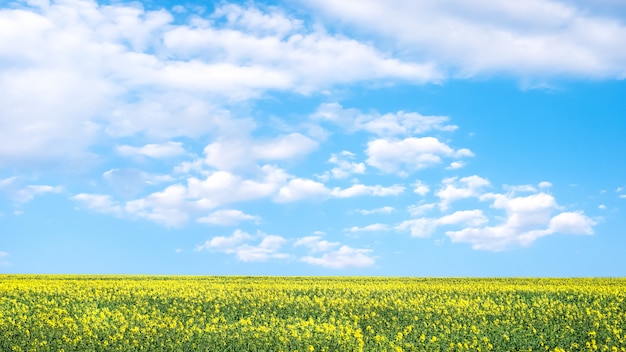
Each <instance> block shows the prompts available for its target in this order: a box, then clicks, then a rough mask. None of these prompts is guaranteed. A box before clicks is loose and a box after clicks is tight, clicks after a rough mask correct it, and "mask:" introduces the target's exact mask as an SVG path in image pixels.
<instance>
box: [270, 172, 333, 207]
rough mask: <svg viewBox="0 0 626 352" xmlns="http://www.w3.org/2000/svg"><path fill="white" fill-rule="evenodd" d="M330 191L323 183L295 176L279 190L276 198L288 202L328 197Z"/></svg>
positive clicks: (280, 201)
mask: <svg viewBox="0 0 626 352" xmlns="http://www.w3.org/2000/svg"><path fill="white" fill-rule="evenodd" d="M329 193H330V190H329V189H328V188H326V186H324V184H322V183H319V182H316V181H313V180H307V179H301V178H295V179H292V180H290V181H289V183H287V184H286V185H285V186H283V187H281V188H280V189H279V190H278V194H277V195H276V197H275V198H274V200H275V201H276V202H278V203H287V202H294V201H298V200H302V199H315V198H318V199H319V198H323V197H326V196H327V195H328V194H329Z"/></svg>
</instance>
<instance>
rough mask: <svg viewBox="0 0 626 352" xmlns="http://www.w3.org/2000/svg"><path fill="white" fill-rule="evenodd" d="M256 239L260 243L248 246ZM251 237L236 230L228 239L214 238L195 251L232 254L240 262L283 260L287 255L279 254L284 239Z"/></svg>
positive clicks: (259, 235)
mask: <svg viewBox="0 0 626 352" xmlns="http://www.w3.org/2000/svg"><path fill="white" fill-rule="evenodd" d="M256 237H261V241H260V242H259V243H258V244H256V245H252V244H250V241H252V240H254V239H255V238H256ZM256 237H255V236H252V235H250V234H248V233H246V232H244V231H241V230H236V231H235V232H233V234H232V235H231V236H229V237H226V236H216V237H213V238H212V239H210V240H207V241H206V242H205V243H203V244H201V245H198V246H196V251H202V250H208V251H217V252H222V253H226V254H233V255H235V256H236V257H237V259H238V260H240V261H242V262H264V261H267V260H269V259H285V258H288V257H289V255H288V254H286V253H281V252H280V249H281V247H282V246H283V244H284V243H285V242H286V241H287V240H286V239H285V238H283V237H281V236H276V235H267V234H264V233H259V234H258V236H256Z"/></svg>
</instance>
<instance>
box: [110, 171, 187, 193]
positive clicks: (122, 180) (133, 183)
mask: <svg viewBox="0 0 626 352" xmlns="http://www.w3.org/2000/svg"><path fill="white" fill-rule="evenodd" d="M102 178H103V179H104V181H105V182H106V183H107V184H108V185H109V186H111V187H112V188H113V189H114V190H115V192H117V193H118V194H120V195H123V196H125V197H133V196H135V195H136V194H137V193H138V192H139V191H141V190H142V189H143V188H144V187H146V186H154V185H158V184H162V183H165V182H173V181H174V180H175V179H174V177H172V176H170V175H159V174H149V173H147V172H144V171H140V170H137V169H110V170H108V171H105V172H104V173H103V174H102Z"/></svg>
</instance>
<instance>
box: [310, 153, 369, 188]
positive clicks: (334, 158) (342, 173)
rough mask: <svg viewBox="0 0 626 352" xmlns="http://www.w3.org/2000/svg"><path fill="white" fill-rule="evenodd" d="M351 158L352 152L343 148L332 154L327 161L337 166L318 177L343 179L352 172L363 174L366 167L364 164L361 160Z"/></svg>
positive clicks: (322, 178)
mask: <svg viewBox="0 0 626 352" xmlns="http://www.w3.org/2000/svg"><path fill="white" fill-rule="evenodd" d="M352 159H354V153H351V152H349V151H347V150H344V151H342V152H341V153H339V154H332V155H331V156H330V159H328V162H329V163H332V164H335V165H337V166H335V167H333V168H332V169H331V170H329V171H327V172H325V173H324V174H322V175H320V176H319V178H320V179H321V180H323V181H327V180H328V179H331V178H333V179H344V178H347V177H350V176H352V175H354V174H364V173H365V169H366V167H365V164H364V163H362V162H354V161H351V160H352Z"/></svg>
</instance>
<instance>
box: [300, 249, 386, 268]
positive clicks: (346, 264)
mask: <svg viewBox="0 0 626 352" xmlns="http://www.w3.org/2000/svg"><path fill="white" fill-rule="evenodd" d="M370 252H371V250H369V249H356V248H352V247H349V246H346V245H344V246H341V247H340V248H339V249H337V250H335V251H332V252H327V253H324V254H323V255H322V256H321V257H313V256H306V257H303V258H302V261H303V262H305V263H308V264H312V265H319V266H323V267H327V268H332V269H344V268H350V267H354V268H364V267H370V266H373V265H374V263H375V260H374V258H373V257H371V256H370V255H369V253H370Z"/></svg>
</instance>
